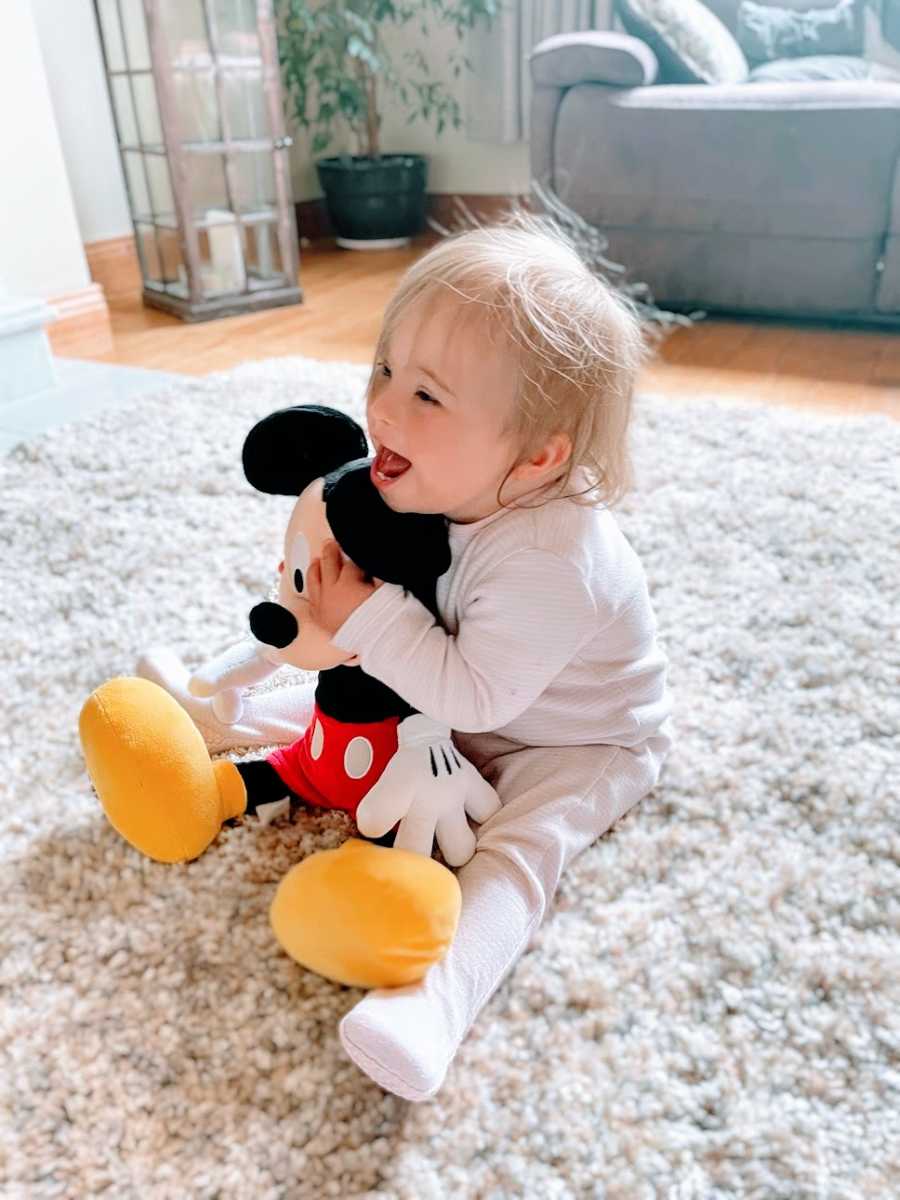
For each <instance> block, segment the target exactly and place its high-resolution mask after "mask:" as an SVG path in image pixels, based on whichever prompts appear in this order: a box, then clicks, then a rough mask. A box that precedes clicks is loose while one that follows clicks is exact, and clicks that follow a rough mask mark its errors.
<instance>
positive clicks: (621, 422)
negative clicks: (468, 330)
mask: <svg viewBox="0 0 900 1200" xmlns="http://www.w3.org/2000/svg"><path fill="white" fill-rule="evenodd" d="M442 291H449V292H451V293H453V294H454V296H455V298H456V300H458V301H459V302H460V303H461V304H462V309H461V312H462V313H466V314H467V315H470V316H476V317H477V316H480V314H479V313H478V312H477V311H476V310H474V309H471V310H470V308H469V306H470V305H478V306H481V307H482V308H483V310H484V322H485V326H486V329H487V332H488V333H489V334H490V336H491V337H494V336H495V335H496V334H497V333H499V334H500V335H501V337H502V338H503V341H504V342H505V344H506V346H507V348H508V349H509V350H511V351H512V354H513V356H514V358H515V360H516V365H517V368H518V371H517V374H518V387H517V395H516V403H515V404H514V406H513V412H512V416H511V418H510V420H509V421H508V423H507V426H506V428H505V429H504V433H506V434H509V435H511V436H512V437H513V439H514V440H515V441H516V442H517V444H518V445H519V447H520V451H519V453H520V458H519V460H518V461H520V462H521V461H523V460H524V459H526V458H528V457H530V455H532V454H535V453H537V452H538V451H539V450H540V449H541V447H542V446H543V445H544V444H545V443H546V441H547V439H548V438H549V437H551V436H552V435H553V434H556V433H564V434H567V435H568V437H569V438H570V439H571V442H572V455H571V458H570V459H569V461H568V463H567V465H566V468H565V472H564V474H562V475H561V476H560V477H559V478H558V479H557V480H556V481H554V482H553V483H552V484H551V485H550V486H551V488H552V489H554V490H552V491H551V493H550V494H549V496H548V497H547V499H556V498H558V497H559V496H562V495H563V494H564V493H565V490H566V488H567V487H568V486H569V484H570V482H571V477H572V473H573V471H574V470H575V469H576V468H577V467H582V468H583V469H584V471H585V473H586V478H587V480H588V485H589V486H588V487H586V488H584V489H583V490H581V491H579V492H577V493H572V494H571V495H572V498H573V499H575V500H576V501H577V502H579V503H582V504H591V505H597V504H602V505H607V506H608V505H612V504H615V503H616V502H617V501H619V500H621V498H622V497H623V496H624V495H625V493H626V492H627V491H628V489H629V488H630V486H631V482H632V475H631V459H630V454H629V449H628V426H629V421H630V417H631V406H632V395H633V391H634V384H635V377H636V375H637V372H638V370H639V368H640V366H641V364H642V362H643V360H644V356H645V349H646V348H645V342H644V339H643V336H642V333H641V327H640V323H639V321H638V318H637V316H636V315H635V311H634V309H633V306H632V305H631V304H630V303H629V301H628V300H627V299H626V298H624V297H622V296H620V295H617V293H616V292H615V291H614V290H613V289H612V288H611V287H609V285H608V284H606V283H604V282H603V281H602V280H601V279H599V278H598V277H597V276H596V275H594V274H593V273H592V272H591V271H589V270H588V268H587V266H586V265H585V264H584V262H583V260H582V259H581V258H580V256H579V254H578V251H577V249H576V248H575V246H574V244H573V243H572V241H571V240H570V239H569V238H568V237H567V236H566V235H565V233H564V232H563V231H562V230H561V229H560V227H559V226H558V225H556V223H555V222H553V221H552V220H550V219H549V218H544V217H538V216H535V215H532V214H530V213H527V212H524V211H522V210H517V211H516V212H514V213H512V214H511V215H510V216H508V217H507V218H505V219H503V220H501V221H500V222H499V223H497V224H494V225H488V226H479V227H477V228H475V229H471V230H467V231H465V232H463V233H458V234H453V235H451V236H448V237H446V238H444V240H443V241H442V242H440V243H439V244H438V245H436V246H434V247H433V248H432V249H431V250H429V251H428V252H427V253H426V254H425V255H423V257H422V258H420V259H419V260H418V261H417V262H416V263H415V264H414V265H413V266H412V267H410V268H409V270H408V271H407V272H406V274H405V275H404V276H403V278H402V279H401V281H400V284H399V286H398V288H397V290H396V292H395V293H394V295H393V296H392V297H391V300H390V302H389V304H388V306H387V308H386V310H385V314H384V319H383V323H382V329H381V334H380V336H379V340H378V347H377V349H376V353H375V366H374V367H373V370H372V376H371V378H370V382H369V387H370V388H371V386H372V383H373V382H374V379H375V374H376V371H377V366H378V363H379V362H380V361H381V360H382V358H383V357H384V355H385V350H386V347H387V345H388V343H389V341H390V339H391V336H392V334H393V332H394V329H395V328H396V326H397V324H398V322H399V321H400V320H401V319H402V318H403V317H404V316H405V315H406V313H407V311H408V310H409V308H410V306H411V305H413V304H416V303H421V304H429V303H431V302H432V301H433V300H436V299H440V298H441V293H442ZM503 482H504V483H505V482H506V480H504V481H503ZM502 490H503V484H501V486H500V489H499V492H498V503H500V504H502V500H501V499H500V494H499V493H500V492H502ZM542 490H543V489H542Z"/></svg>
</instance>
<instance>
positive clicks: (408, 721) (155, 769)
mask: <svg viewBox="0 0 900 1200" xmlns="http://www.w3.org/2000/svg"><path fill="white" fill-rule="evenodd" d="M367 450H368V447H367V444H366V439H365V435H364V433H363V431H362V429H361V428H360V427H359V426H358V425H357V424H356V422H355V421H353V420H352V419H351V418H350V417H348V416H346V415H345V414H343V413H340V412H338V411H336V410H335V409H330V408H324V407H320V406H314V405H308V406H299V407H294V408H288V409H283V410H281V411H279V412H276V413H273V414H271V415H270V416H268V417H266V418H264V419H263V420H262V421H260V422H259V423H258V424H257V425H255V426H254V427H253V429H252V430H251V431H250V433H249V435H248V436H247V439H246V441H245V443H244V452H243V463H244V472H245V474H246V476H247V479H248V480H249V482H250V483H251V484H252V485H253V486H254V487H255V488H257V489H258V490H259V491H263V492H268V493H272V494H277V495H290V496H297V497H298V499H297V503H296V504H295V506H294V509H293V512H292V514H291V517H290V520H289V521H288V525H287V531H286V533H285V540H284V559H283V562H282V563H281V566H280V583H279V590H278V601H277V602H269V601H266V602H263V603H261V604H258V605H257V606H256V607H255V608H254V609H253V610H252V612H251V613H250V628H251V632H252V634H253V640H251V641H247V642H244V643H242V644H241V645H240V646H238V647H235V648H232V649H231V650H229V651H226V652H225V654H224V655H221V656H220V657H219V658H217V659H215V660H214V661H213V662H212V663H209V664H207V665H206V666H205V667H204V668H202V669H201V670H200V671H198V672H197V673H196V674H195V675H194V676H193V677H192V679H191V684H190V687H191V691H192V692H193V693H194V694H196V695H201V696H208V697H212V698H213V707H214V709H215V711H216V714H217V716H218V717H219V718H220V720H223V721H225V722H234V721H236V720H237V719H238V718H239V716H240V712H241V699H240V696H241V689H242V688H244V687H246V686H248V685H249V684H251V683H254V682H259V681H260V680H262V679H264V678H265V677H266V676H268V675H270V674H272V673H273V672H274V671H276V670H278V668H279V667H280V666H281V665H282V664H291V665H293V666H297V667H303V668H306V669H308V670H317V671H318V672H319V676H318V684H317V687H316V691H315V710H314V713H313V717H312V719H311V721H310V723H309V726H308V727H307V730H306V732H305V734H304V735H303V737H302V738H300V739H299V740H298V741H297V742H295V743H294V744H293V745H291V746H287V747H281V748H279V749H277V750H276V751H274V753H272V754H270V755H269V756H268V758H267V759H265V760H263V761H251V762H238V763H233V762H230V761H227V760H218V761H215V762H213V761H211V760H210V757H209V754H208V752H207V750H206V746H205V745H204V742H203V739H202V737H201V735H200V733H199V732H198V730H197V729H196V727H195V726H194V724H193V722H192V721H191V719H190V717H189V716H188V715H187V713H186V712H185V710H184V709H182V708H181V706H180V705H179V704H178V703H177V702H176V701H175V700H174V699H173V698H172V697H171V696H170V695H169V694H168V693H167V692H165V691H164V690H163V689H162V688H161V687H159V686H158V685H156V684H155V683H152V682H150V681H149V680H146V679H139V678H118V679H112V680H109V681H108V682H107V683H105V684H103V685H102V686H101V687H100V688H98V689H97V690H96V691H95V692H94V693H93V694H92V695H91V696H90V697H89V698H88V700H87V702H86V703H85V705H84V707H83V709H82V712H81V718H80V721H79V732H80V736H81V742H82V747H83V750H84V756H85V761H86V763H87V767H88V772H89V774H90V776H91V780H92V782H93V784H94V788H95V790H96V792H97V795H98V797H99V799H100V802H101V804H102V805H103V808H104V810H105V812H106V814H107V816H108V817H109V820H110V822H111V823H112V825H113V826H114V827H115V828H116V829H117V830H118V832H119V833H120V834H122V836H123V837H124V838H125V839H126V840H127V841H128V842H130V843H131V845H133V846H134V847H136V848H137V849H138V850H141V851H142V852H143V853H146V854H148V855H149V856H150V857H151V858H154V859H156V860H158V861H160V862H168V863H172V862H184V861H188V860H190V859H193V858H197V857H198V856H199V855H200V854H202V853H203V851H204V850H205V849H206V848H207V846H208V845H209V844H210V843H211V842H212V841H213V840H214V839H215V837H216V835H217V834H218V831H219V829H220V828H221V825H222V823H223V822H224V821H226V820H229V819H231V818H235V817H239V816H242V815H244V814H245V813H251V812H254V811H256V809H257V808H259V807H261V806H263V805H266V804H269V803H272V802H274V801H279V800H281V799H282V798H284V797H285V796H289V797H293V798H296V799H299V800H302V801H305V802H306V803H309V804H313V805H320V806H324V807H327V808H340V809H343V810H344V811H346V812H348V813H349V814H350V815H351V816H353V817H355V819H356V822H357V827H358V829H359V831H360V833H362V834H363V835H364V837H367V838H383V837H384V835H386V834H388V833H389V831H390V830H391V829H396V836H395V838H394V845H393V847H388V846H385V845H376V844H373V843H372V842H370V841H366V840H362V839H360V838H351V839H350V840H348V841H347V842H345V843H344V844H343V845H342V846H341V847H339V849H337V850H325V851H319V852H318V853H316V854H313V855H311V856H310V857H308V858H307V859H305V860H304V861H303V862H301V863H299V864H298V865H297V866H295V867H294V868H293V869H292V870H291V871H290V872H289V873H288V874H287V875H286V876H285V878H284V879H283V880H282V881H281V884H280V885H279V888H278V891H277V893H276V896H275V899H274V900H273V903H272V909H271V921H272V926H273V929H274V931H275V935H276V937H277V938H278V940H279V941H280V943H281V944H282V946H283V947H284V949H285V950H286V951H287V952H288V954H290V955H291V956H292V957H293V958H295V959H296V960H297V961H298V962H300V963H302V964H303V965H304V966H307V967H309V968H310V969H312V970H314V971H317V972H318V973H319V974H321V975H324V976H326V977H327V978H330V979H334V980H336V981H338V982H340V983H347V984H350V985H354V986H358V987H393V986H400V985H403V984H408V983H413V982H415V981H416V980H418V979H421V978H422V976H423V975H424V974H425V972H426V971H427V969H428V968H429V967H430V966H431V965H432V964H433V963H435V962H437V961H439V960H440V958H442V957H443V955H444V954H445V953H446V951H447V948H448V947H449V945H450V942H451V941H452V938H453V934H454V932H455V929H456V924H457V921H458V918H459V906H460V894H459V885H458V884H457V881H456V877H455V876H454V875H453V874H452V873H451V872H450V871H449V870H447V868H446V867H443V866H441V865H440V864H439V863H437V862H435V861H434V860H433V859H432V858H431V851H432V842H433V839H434V838H435V837H436V838H437V841H438V844H439V845H440V848H441V850H442V852H443V854H444V857H445V859H446V861H447V862H448V863H450V865H452V866H459V865H461V864H462V863H464V862H466V861H467V860H468V859H469V858H470V857H471V855H472V853H473V852H474V849H475V838H474V835H473V833H472V830H471V828H470V827H469V823H468V821H467V819H466V813H467V812H468V814H469V815H470V816H471V817H472V818H473V820H475V821H484V820H486V819H487V818H488V817H489V816H491V815H492V814H493V813H494V812H496V811H497V809H498V808H499V806H500V804H499V800H498V797H497V795H496V792H495V791H494V789H493V788H492V787H491V786H490V785H489V784H488V783H487V782H486V781H485V780H484V779H483V778H482V777H481V776H480V775H479V773H478V772H477V770H476V769H475V768H474V767H473V766H472V765H471V763H469V762H468V761H467V760H466V759H465V758H462V757H461V756H460V754H459V752H458V750H457V749H456V747H455V746H454V745H453V742H452V740H451V736H450V730H449V729H448V728H447V727H446V726H443V725H440V724H439V723H437V722H435V721H432V720H431V719H430V718H429V717H427V716H425V715H424V714H422V713H418V712H416V711H415V710H414V709H412V708H410V706H409V705H408V704H406V702H405V701H404V700H402V699H401V697H400V696H398V695H397V694H396V693H395V692H393V691H391V689H390V688H388V687H387V686H385V685H384V684H382V683H380V682H379V681H378V680H376V679H374V678H372V677H371V676H369V675H366V674H365V672H364V671H363V670H362V668H361V667H359V666H358V665H355V664H356V662H357V660H356V659H353V658H351V657H348V655H347V654H346V652H344V651H342V650H339V649H338V648H336V647H335V646H333V645H332V644H331V642H330V639H329V637H328V634H327V633H326V632H325V631H324V630H323V629H321V628H320V627H319V626H317V625H316V623H315V621H314V620H313V619H312V614H311V609H310V605H309V598H308V597H309V593H308V572H309V568H310V565H311V564H312V562H313V561H314V560H315V559H317V558H319V557H320V555H321V552H322V548H323V546H325V544H326V543H327V542H328V541H330V540H332V539H333V540H334V541H336V542H337V544H338V546H339V547H340V549H341V551H342V553H343V554H345V555H346V557H347V558H348V559H350V560H352V561H353V562H354V563H355V564H356V565H357V566H358V567H359V568H361V569H362V570H363V571H364V572H365V573H366V574H367V575H368V576H370V577H372V578H375V579H379V580H384V581H386V582H391V583H397V584H400V585H401V586H403V587H404V588H406V589H407V590H408V591H409V592H411V593H412V594H413V595H414V596H415V597H416V598H417V599H418V600H420V601H421V602H422V604H424V605H425V606H426V607H428V608H429V609H430V611H431V612H432V613H434V614H435V616H436V617H437V604H436V598H435V594H436V584H437V580H438V578H439V577H440V575H442V574H443V573H444V572H445V571H446V570H447V568H448V567H449V564H450V551H449V543H448V537H447V522H446V519H445V518H444V517H441V516H427V515H419V514H414V513H395V512H394V511H393V510H391V509H390V508H388V506H387V505H386V504H385V503H384V500H383V499H382V497H381V495H380V493H379V492H378V490H377V488H375V486H374V484H373V483H372V480H371V476H370V468H371V459H367V458H365V457H364V456H365V455H366V454H367Z"/></svg>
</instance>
